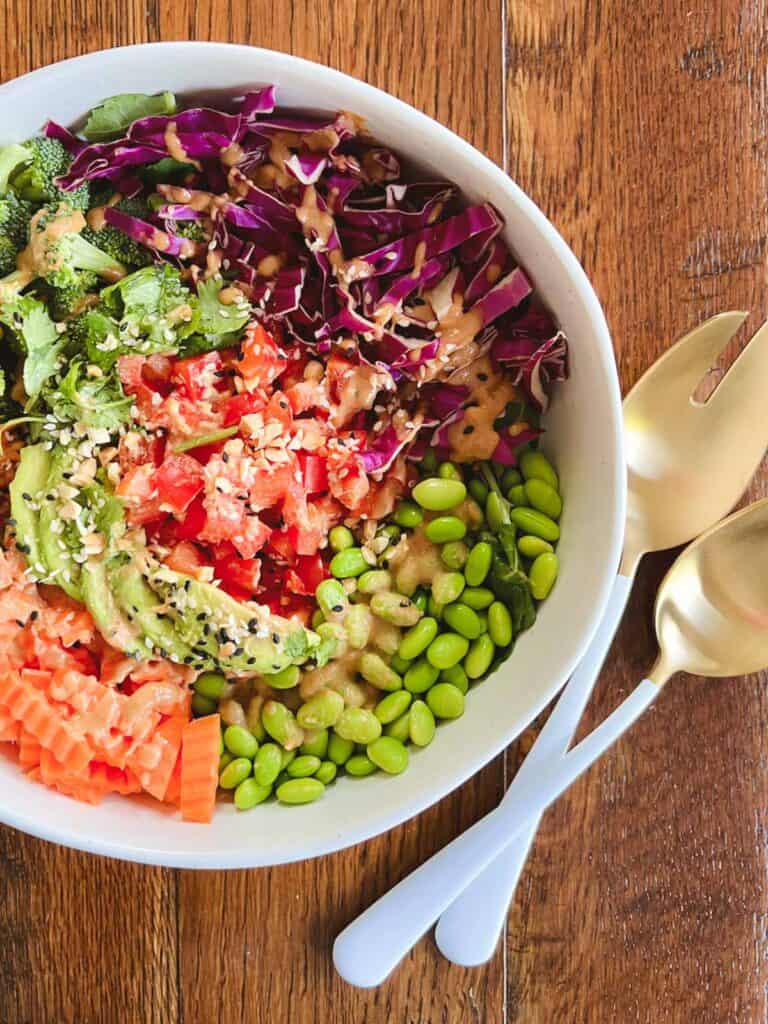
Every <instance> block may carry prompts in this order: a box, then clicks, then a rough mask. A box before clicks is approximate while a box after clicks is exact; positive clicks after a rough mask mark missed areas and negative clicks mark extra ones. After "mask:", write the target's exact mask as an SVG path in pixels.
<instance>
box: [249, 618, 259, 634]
mask: <svg viewBox="0 0 768 1024" xmlns="http://www.w3.org/2000/svg"><path fill="white" fill-rule="evenodd" d="M258 628H259V620H258V619H249V620H248V632H249V633H256V632H257V631H258Z"/></svg>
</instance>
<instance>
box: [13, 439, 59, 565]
mask: <svg viewBox="0 0 768 1024" xmlns="http://www.w3.org/2000/svg"><path fill="white" fill-rule="evenodd" d="M50 470H51V456H50V455H49V453H48V452H47V451H46V450H45V448H43V446H42V445H41V444H34V445H27V446H26V447H24V448H22V449H21V455H20V461H19V468H18V469H17V470H16V475H15V476H14V478H13V480H12V482H11V485H10V487H9V488H8V490H9V493H10V496H11V516H12V517H13V519H14V520H15V523H16V546H17V548H18V549H19V551H21V552H22V553H23V555H24V557H25V558H26V560H27V565H28V566H29V567H30V568H31V569H32V571H33V572H34V573H35V576H36V577H37V578H38V579H43V578H45V575H46V563H45V561H44V560H43V556H42V552H41V545H40V516H39V512H38V510H37V507H36V505H37V502H38V501H39V499H40V497H41V495H42V492H43V490H44V489H45V485H46V482H47V480H48V474H49V473H50Z"/></svg>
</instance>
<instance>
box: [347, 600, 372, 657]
mask: <svg viewBox="0 0 768 1024" xmlns="http://www.w3.org/2000/svg"><path fill="white" fill-rule="evenodd" d="M372 626H373V616H372V615H371V612H370V609H369V608H368V606H367V605H364V604H353V605H352V607H351V608H350V609H349V611H348V612H347V614H346V615H345V616H344V631H345V632H346V634H347V640H348V642H349V646H350V647H354V648H355V650H356V651H361V650H362V649H363V647H367V645H368V641H369V640H370V638H371V627H372Z"/></svg>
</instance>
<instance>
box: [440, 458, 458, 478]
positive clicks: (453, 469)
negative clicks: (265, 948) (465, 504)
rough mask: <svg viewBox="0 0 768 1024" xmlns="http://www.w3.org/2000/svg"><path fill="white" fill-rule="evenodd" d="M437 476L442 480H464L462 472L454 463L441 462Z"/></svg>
mask: <svg viewBox="0 0 768 1024" xmlns="http://www.w3.org/2000/svg"><path fill="white" fill-rule="evenodd" d="M437 475H438V476H439V477H440V479H441V480H462V479H463V477H462V475H461V470H460V469H459V467H458V466H454V464H453V463H452V462H441V463H440V465H439V466H438V467H437Z"/></svg>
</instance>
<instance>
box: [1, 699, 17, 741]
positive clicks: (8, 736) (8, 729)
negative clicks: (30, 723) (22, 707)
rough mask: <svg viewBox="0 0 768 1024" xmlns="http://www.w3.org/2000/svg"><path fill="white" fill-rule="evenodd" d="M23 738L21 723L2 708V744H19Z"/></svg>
mask: <svg viewBox="0 0 768 1024" xmlns="http://www.w3.org/2000/svg"><path fill="white" fill-rule="evenodd" d="M20 736H21V722H17V721H16V719H15V718H12V717H11V715H10V714H9V713H8V712H7V711H6V710H5V708H2V707H0V743H18V742H19V737H20Z"/></svg>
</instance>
